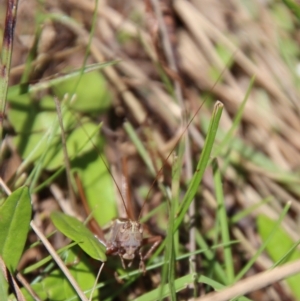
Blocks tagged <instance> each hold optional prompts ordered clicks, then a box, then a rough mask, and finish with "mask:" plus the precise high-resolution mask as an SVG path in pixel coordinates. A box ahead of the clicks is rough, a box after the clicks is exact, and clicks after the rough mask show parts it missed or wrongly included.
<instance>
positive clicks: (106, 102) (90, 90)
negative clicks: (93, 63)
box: [53, 72, 111, 113]
mask: <svg viewBox="0 0 300 301" xmlns="http://www.w3.org/2000/svg"><path fill="white" fill-rule="evenodd" d="M53 90H54V93H55V95H57V96H58V98H60V99H63V97H64V95H65V94H66V93H68V94H73V93H75V94H76V99H75V100H74V101H72V104H71V107H72V108H73V109H75V110H78V111H80V112H90V113H95V112H99V111H103V110H107V109H108V108H109V107H110V105H111V96H110V94H109V91H108V89H107V84H106V81H105V78H104V77H103V75H102V74H101V73H99V72H92V73H86V74H83V75H82V76H77V77H73V78H71V79H68V80H65V81H63V82H60V83H59V84H56V85H54V86H53Z"/></svg>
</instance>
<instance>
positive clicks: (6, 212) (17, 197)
mask: <svg viewBox="0 0 300 301" xmlns="http://www.w3.org/2000/svg"><path fill="white" fill-rule="evenodd" d="M30 219H31V201H30V195H29V190H28V187H26V186H25V187H21V188H18V189H17V190H15V191H14V192H13V193H12V194H11V195H10V196H9V197H8V198H7V200H6V201H5V202H4V203H3V205H2V206H1V207H0V255H1V256H2V258H3V260H4V262H5V264H6V266H7V268H8V269H9V270H10V272H12V273H13V272H14V271H15V269H16V267H17V265H18V262H19V260H20V257H21V255H22V252H23V249H24V246H25V242H26V239H27V234H28V231H29V229H30Z"/></svg>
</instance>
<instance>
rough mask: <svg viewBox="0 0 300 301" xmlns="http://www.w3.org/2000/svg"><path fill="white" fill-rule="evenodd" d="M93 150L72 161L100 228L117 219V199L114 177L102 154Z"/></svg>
mask: <svg viewBox="0 0 300 301" xmlns="http://www.w3.org/2000/svg"><path fill="white" fill-rule="evenodd" d="M99 149H100V148H98V151H96V150H95V149H93V150H91V151H90V152H89V153H86V154H85V155H83V156H81V157H77V158H76V159H75V160H74V161H72V168H73V171H76V172H78V174H79V177H80V179H81V182H82V186H83V188H84V192H85V196H86V200H87V203H88V205H89V208H90V209H91V211H92V213H93V217H94V218H95V220H96V221H97V223H98V224H99V225H100V226H103V225H107V223H108V222H110V221H111V220H113V219H114V218H116V216H117V209H116V199H115V191H114V186H113V181H112V176H111V174H110V173H109V171H108V169H107V168H106V166H105V164H104V162H103V160H105V158H104V154H103V153H102V152H99Z"/></svg>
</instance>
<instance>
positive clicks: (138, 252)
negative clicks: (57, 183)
mask: <svg viewBox="0 0 300 301" xmlns="http://www.w3.org/2000/svg"><path fill="white" fill-rule="evenodd" d="M103 162H105V161H103ZM104 164H106V163H104ZM123 166H124V167H125V168H123V169H124V171H125V177H124V178H125V179H124V180H123V182H122V183H123V185H122V187H123V190H126V193H125V191H124V192H123V193H122V192H121V190H120V188H119V186H118V185H117V183H116V180H115V179H114V177H113V176H112V179H113V181H114V182H115V184H116V187H117V190H118V191H119V194H120V196H121V199H122V203H123V206H124V210H125V212H126V215H127V218H118V219H115V220H114V221H113V222H112V224H111V226H110V228H109V235H108V237H107V239H105V236H104V234H103V231H102V229H101V228H100V226H99V225H98V224H97V222H96V221H95V220H94V219H91V220H90V221H89V226H90V228H91V230H92V231H93V232H94V233H97V236H98V239H99V240H100V241H101V243H102V244H104V245H105V246H106V254H107V255H118V256H120V259H121V262H122V266H123V268H124V269H126V264H125V260H126V261H128V262H129V263H128V264H127V267H130V266H131V264H132V262H133V260H134V258H135V257H136V256H139V259H140V264H139V268H140V270H141V271H142V272H143V273H144V274H145V272H146V268H145V260H147V259H148V258H149V257H150V256H151V254H152V253H153V251H154V250H155V249H156V248H157V246H158V245H159V244H160V242H161V239H162V238H161V236H152V237H146V238H145V237H144V229H143V225H142V224H141V223H140V217H141V216H142V211H143V207H144V205H145V203H146V201H145V202H144V204H143V206H142V208H141V212H140V214H139V218H138V219H137V220H136V219H134V217H133V212H132V210H128V206H127V205H126V204H129V201H130V193H129V189H128V183H127V164H126V161H125V160H123ZM107 169H108V167H107ZM108 171H109V169H108ZM109 172H110V171H109ZM110 173H111V172H110ZM111 175H112V174H111ZM75 180H76V183H77V187H78V189H79V193H80V195H81V199H82V200H83V205H84V207H85V211H86V212H87V213H88V212H89V211H90V210H89V207H88V205H87V202H86V198H85V195H84V190H83V187H82V183H81V181H80V179H79V177H78V175H77V174H76V175H75ZM149 244H152V246H151V247H150V249H149V250H148V251H147V252H146V254H143V252H142V248H143V246H145V245H149Z"/></svg>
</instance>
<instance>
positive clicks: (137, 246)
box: [106, 219, 144, 271]
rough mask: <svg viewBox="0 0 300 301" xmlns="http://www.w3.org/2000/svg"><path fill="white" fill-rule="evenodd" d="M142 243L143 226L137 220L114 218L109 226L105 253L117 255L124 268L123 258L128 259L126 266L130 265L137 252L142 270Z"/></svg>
mask: <svg viewBox="0 0 300 301" xmlns="http://www.w3.org/2000/svg"><path fill="white" fill-rule="evenodd" d="M142 244H143V227H142V225H141V224H140V223H139V222H137V221H132V220H130V219H116V220H115V221H114V222H113V224H112V226H111V228H110V234H109V238H108V240H107V246H106V247H107V249H106V254H107V255H119V256H120V258H121V261H122V265H123V268H126V265H125V262H124V259H125V260H128V261H130V262H129V264H128V266H131V264H132V261H133V259H134V258H135V255H136V254H137V253H139V256H140V268H142V269H143V271H144V261H143V256H142V252H141V247H142Z"/></svg>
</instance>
